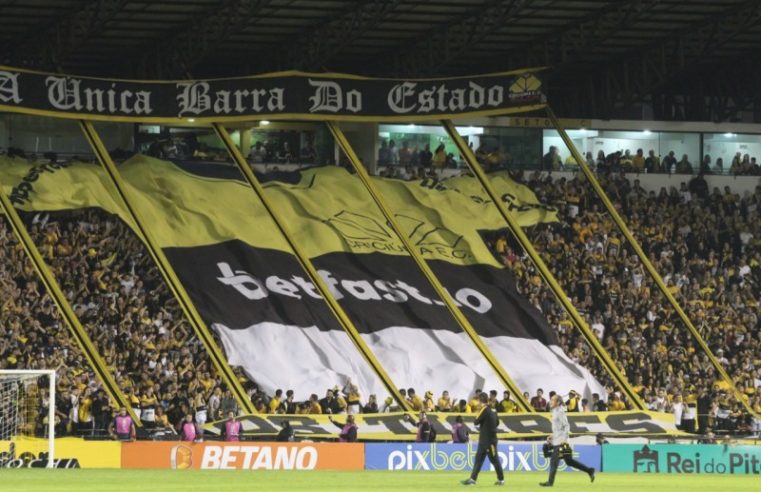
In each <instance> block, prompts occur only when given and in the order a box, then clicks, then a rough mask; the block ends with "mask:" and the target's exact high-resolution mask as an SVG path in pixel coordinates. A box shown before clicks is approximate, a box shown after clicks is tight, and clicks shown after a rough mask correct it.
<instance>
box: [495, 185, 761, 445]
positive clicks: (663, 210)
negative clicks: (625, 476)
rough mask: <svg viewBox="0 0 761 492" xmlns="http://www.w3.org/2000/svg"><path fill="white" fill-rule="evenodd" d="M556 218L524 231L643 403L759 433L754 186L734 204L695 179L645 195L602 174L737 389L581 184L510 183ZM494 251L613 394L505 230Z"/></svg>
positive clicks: (702, 426)
mask: <svg viewBox="0 0 761 492" xmlns="http://www.w3.org/2000/svg"><path fill="white" fill-rule="evenodd" d="M516 178H517V179H519V180H522V181H524V182H525V184H527V185H528V186H529V187H530V188H531V189H532V190H533V191H534V192H535V193H536V195H537V197H538V198H539V199H540V200H541V201H542V202H544V203H547V204H551V205H554V206H556V207H557V208H558V210H559V213H558V218H559V221H558V222H556V223H551V224H541V225H538V226H535V227H533V228H530V229H529V230H528V231H527V233H528V235H529V237H530V238H531V240H532V242H533V243H534V245H535V246H536V248H537V250H538V251H539V252H540V254H541V255H542V257H543V259H544V261H545V262H546V263H547V265H548V266H549V268H550V270H551V271H552V272H553V273H554V274H555V275H556V277H557V278H558V280H559V282H560V284H561V285H562V287H563V288H564V290H565V292H566V293H567V295H568V296H569V297H570V298H571V299H572V301H573V304H574V305H575V306H576V307H577V309H578V310H579V312H580V313H581V314H582V315H583V316H584V318H585V320H586V323H587V325H588V326H590V327H591V329H592V331H593V332H594V333H595V335H596V336H597V337H598V338H599V340H600V341H601V343H602V345H603V346H604V347H605V349H606V351H607V352H608V353H609V354H610V355H611V356H612V358H613V360H614V361H616V363H617V364H618V365H619V367H620V368H621V369H622V371H623V372H624V373H625V375H626V376H627V378H628V380H629V381H630V382H631V383H632V386H633V387H634V389H635V391H636V392H637V393H638V394H639V395H640V397H641V398H642V399H643V400H644V401H645V403H646V404H647V406H648V407H649V408H651V409H654V410H658V411H668V412H673V413H674V414H675V416H676V420H677V423H679V424H680V425H681V426H682V427H683V428H685V429H688V430H700V431H705V430H706V429H707V428H713V429H718V430H722V431H729V432H740V433H747V432H751V431H752V429H753V426H754V425H755V432H758V431H759V430H760V429H759V425H760V424H761V422H759V421H758V420H755V422H754V420H753V418H752V417H751V415H750V414H749V413H748V412H745V411H744V409H743V407H742V406H741V404H740V401H739V400H740V399H744V400H745V401H746V402H748V403H749V404H750V406H751V407H753V408H754V409H755V411H756V412H760V411H761V322H760V321H759V300H761V299H759V297H760V296H759V293H760V292H761V288H760V287H761V215H759V206H760V205H761V186H758V187H756V189H755V193H746V194H745V195H744V196H739V195H737V194H735V193H733V192H732V191H731V190H730V189H729V187H727V188H725V189H724V190H719V189H714V190H711V191H710V192H709V190H708V187H707V184H706V182H705V180H704V179H703V178H702V177H700V176H698V177H696V178H694V179H693V180H692V181H690V182H689V184H688V183H683V184H682V186H681V187H680V189H678V190H677V189H676V188H671V189H669V190H667V189H665V188H663V189H661V190H660V191H659V192H658V193H655V192H652V191H651V192H648V191H646V190H644V189H643V188H642V187H641V186H640V184H639V182H638V181H637V180H636V179H635V180H630V179H628V178H626V177H624V176H623V175H622V174H616V173H605V174H602V175H600V180H601V182H602V184H603V186H604V188H605V190H606V193H607V194H608V195H609V196H610V197H611V199H612V200H613V201H614V202H615V204H616V207H617V208H618V210H619V212H620V213H621V214H622V215H623V217H624V220H625V221H626V222H627V224H628V225H629V227H630V229H631V230H632V231H633V234H634V235H635V237H636V239H637V240H638V241H639V242H640V244H641V245H642V248H643V250H644V251H645V253H646V254H647V255H648V257H649V258H650V260H651V261H652V263H653V264H654V266H655V268H656V269H657V270H658V271H659V272H660V274H661V275H662V276H663V278H664V281H665V283H666V285H667V288H668V289H669V291H670V292H671V293H672V294H673V295H674V296H675V297H676V298H677V300H678V302H679V303H680V304H681V305H682V306H683V307H684V308H685V310H686V313H687V315H688V317H689V318H690V319H691V320H692V321H693V323H694V324H695V325H696V327H697V329H698V330H699V331H700V333H701V335H702V336H703V338H704V339H705V340H706V342H707V343H708V345H709V347H710V348H711V349H712V351H713V352H714V354H716V356H717V358H718V360H719V362H720V363H721V364H722V365H723V367H724V369H725V370H726V371H727V372H728V373H729V374H730V375H731V377H732V379H733V384H734V387H730V386H729V385H728V384H727V383H726V382H725V381H723V380H722V379H721V378H720V377H719V374H718V373H717V371H716V370H715V368H714V367H713V366H712V364H711V363H710V361H709V359H708V357H707V355H706V354H705V353H703V351H702V350H701V349H700V348H699V346H698V344H697V343H696V342H695V341H694V339H693V337H692V336H691V335H690V333H689V331H688V330H687V328H686V327H685V326H683V324H682V322H681V320H680V319H679V317H678V316H677V313H676V312H675V311H674V310H673V309H672V308H671V306H670V305H669V304H668V303H667V302H666V300H665V296H663V295H662V293H661V292H660V291H659V290H658V287H657V286H656V285H655V283H654V281H653V280H652V279H651V278H650V276H649V275H648V274H647V273H646V272H645V269H644V267H643V265H642V264H641V262H640V261H639V259H638V258H637V257H636V255H635V254H634V253H633V251H632V250H631V249H630V247H629V246H628V244H626V242H625V240H624V239H623V236H622V234H621V233H620V232H619V231H618V229H617V228H616V226H615V224H614V223H613V221H612V219H610V218H609V216H608V215H607V213H604V212H603V208H602V205H601V204H600V203H599V201H598V199H597V197H596V196H595V195H594V192H593V191H592V189H591V186H589V184H588V183H587V182H586V181H585V180H584V179H583V178H581V177H578V178H574V179H570V180H566V179H553V178H552V177H551V176H543V175H540V174H539V173H534V174H532V175H531V176H530V177H529V178H528V179H524V178H523V176H522V175H517V176H516ZM489 242H490V244H491V246H492V248H493V250H494V252H495V254H497V255H498V257H499V258H500V259H501V261H503V262H504V264H505V265H507V266H508V267H509V268H510V269H512V270H513V272H515V274H516V277H517V279H518V282H519V290H520V291H521V292H522V293H523V294H524V295H525V296H527V297H528V299H529V301H530V302H531V303H532V304H533V305H534V306H536V307H537V308H538V309H540V310H541V311H542V312H543V314H544V315H545V317H546V319H547V320H548V322H549V323H550V324H551V325H552V326H553V327H555V328H556V330H557V332H558V334H559V336H560V342H561V345H562V347H563V348H564V350H565V352H566V353H567V354H569V355H570V356H571V357H572V358H573V359H574V360H576V361H577V362H579V363H580V364H581V365H583V366H585V367H588V368H590V369H591V370H592V371H593V372H594V374H595V375H596V376H597V377H598V379H599V380H600V381H602V382H604V383H605V384H606V385H607V386H608V387H609V388H610V390H609V398H608V406H610V404H611V401H613V400H614V399H618V400H621V401H622V403H623V405H625V406H628V405H630V404H631V402H627V401H626V399H625V397H624V396H623V395H620V394H617V392H615V391H613V385H612V381H611V380H610V378H609V377H608V375H607V374H606V373H605V372H604V371H603V370H602V367H601V365H600V363H599V361H598V360H597V357H596V356H595V354H594V353H593V351H592V350H591V349H590V348H589V346H588V345H587V343H586V342H585V341H584V340H583V339H582V337H581V335H580V334H579V331H578V330H577V329H576V328H575V327H574V326H573V323H572V322H571V320H570V319H569V317H568V315H567V314H566V313H565V312H564V311H563V310H562V308H561V306H560V304H559V303H557V302H556V301H555V299H554V297H553V295H552V293H551V292H550V290H549V289H548V288H547V287H546V286H545V285H544V283H543V282H542V281H541V279H540V277H539V275H538V273H537V271H536V270H535V268H534V267H533V265H532V264H531V261H530V260H529V259H528V257H527V256H525V255H524V254H523V252H522V250H521V249H520V247H519V246H518V245H517V243H514V242H513V240H512V239H511V238H510V237H509V236H508V234H507V233H505V232H502V233H497V234H493V235H491V237H490V238H489Z"/></svg>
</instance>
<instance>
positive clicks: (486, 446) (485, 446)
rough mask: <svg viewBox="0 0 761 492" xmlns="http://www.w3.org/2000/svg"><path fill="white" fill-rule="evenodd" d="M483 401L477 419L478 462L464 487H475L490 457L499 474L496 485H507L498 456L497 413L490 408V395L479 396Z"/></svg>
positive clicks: (464, 482)
mask: <svg viewBox="0 0 761 492" xmlns="http://www.w3.org/2000/svg"><path fill="white" fill-rule="evenodd" d="M478 398H479V400H480V401H481V411H480V412H479V413H478V417H476V420H475V422H474V423H475V424H476V425H477V426H478V450H477V451H476V461H475V463H474V464H473V471H472V472H471V473H470V478H469V479H467V480H463V481H462V482H460V483H462V484H463V485H475V484H476V480H477V479H478V472H480V471H481V466H483V464H484V459H486V457H487V456H488V457H489V461H490V462H491V464H492V465H493V466H494V470H495V471H496V472H497V481H496V482H495V483H494V485H505V475H504V474H503V473H502V464H501V463H500V462H499V456H497V425H498V424H499V421H498V420H497V412H495V411H494V409H492V408H491V406H489V395H487V394H486V393H485V392H484V393H481V394H480V395H479V396H478Z"/></svg>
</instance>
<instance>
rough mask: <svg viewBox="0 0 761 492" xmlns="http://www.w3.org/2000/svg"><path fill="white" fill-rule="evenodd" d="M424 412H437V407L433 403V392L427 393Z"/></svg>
mask: <svg viewBox="0 0 761 492" xmlns="http://www.w3.org/2000/svg"><path fill="white" fill-rule="evenodd" d="M423 411H425V412H435V411H436V405H435V404H434V403H433V392H432V391H426V392H425V398H424V399H423Z"/></svg>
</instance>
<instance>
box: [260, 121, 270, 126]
mask: <svg viewBox="0 0 761 492" xmlns="http://www.w3.org/2000/svg"><path fill="white" fill-rule="evenodd" d="M269 124H270V122H269V120H262V121H260V122H259V125H260V126H267V125H269Z"/></svg>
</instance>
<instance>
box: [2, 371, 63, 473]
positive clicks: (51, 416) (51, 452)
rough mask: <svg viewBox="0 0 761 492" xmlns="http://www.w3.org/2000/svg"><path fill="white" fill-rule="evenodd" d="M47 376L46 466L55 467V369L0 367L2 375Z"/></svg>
mask: <svg viewBox="0 0 761 492" xmlns="http://www.w3.org/2000/svg"><path fill="white" fill-rule="evenodd" d="M8 375H14V376H47V377H48V398H49V402H48V463H47V468H55V398H56V392H55V388H56V384H55V371H54V370H52V369H37V370H34V369H29V370H26V369H0V379H2V376H8Z"/></svg>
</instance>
